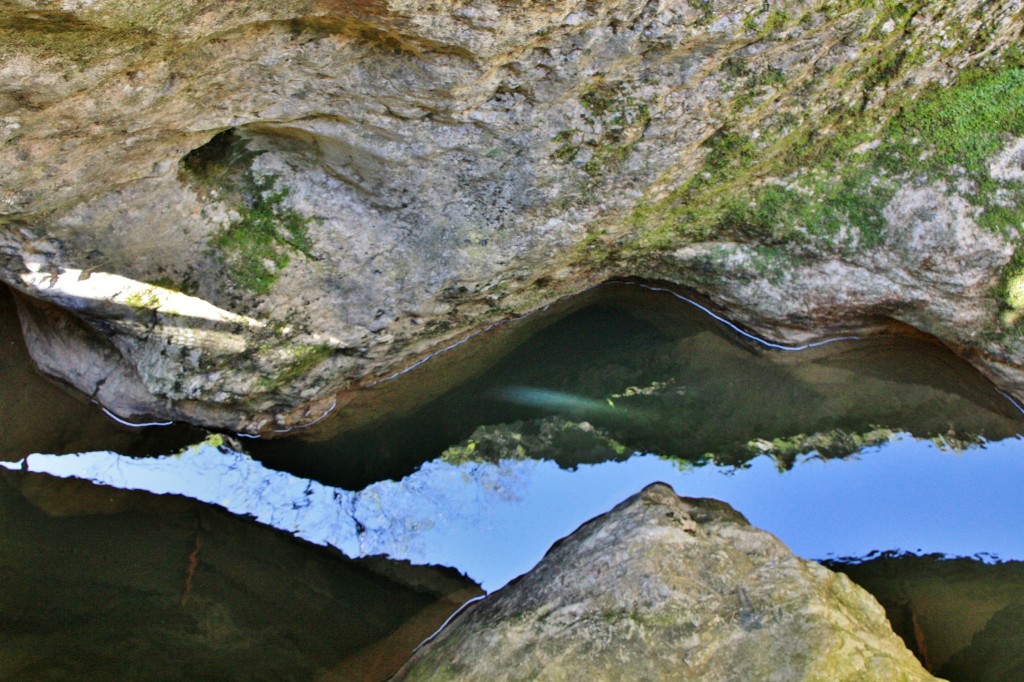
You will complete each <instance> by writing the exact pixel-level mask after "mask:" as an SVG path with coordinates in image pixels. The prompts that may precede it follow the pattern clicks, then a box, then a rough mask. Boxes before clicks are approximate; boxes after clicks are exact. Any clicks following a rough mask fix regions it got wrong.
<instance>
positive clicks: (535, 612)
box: [396, 483, 934, 681]
mask: <svg viewBox="0 0 1024 682" xmlns="http://www.w3.org/2000/svg"><path fill="white" fill-rule="evenodd" d="M396 679H404V680H435V679H436V680H441V679H462V680H524V679H531V680H571V679H588V680H621V679H645V680H887V681H888V680H926V679H934V678H932V677H931V676H930V675H929V674H928V673H927V672H925V670H924V669H923V668H922V667H921V664H920V663H919V662H918V661H917V660H916V659H915V658H914V657H913V655H912V654H911V653H910V652H909V651H908V650H907V649H906V647H905V646H904V644H903V642H902V641H901V640H900V639H899V638H898V637H897V636H896V635H895V634H894V633H893V632H892V630H891V628H890V627H889V624H888V621H886V619H885V612H884V611H883V610H882V607H881V606H879V605H878V602H876V601H875V600H874V599H873V598H872V597H871V596H870V595H868V593H867V592H865V591H863V590H862V589H861V588H859V587H856V586H855V585H854V584H853V583H852V582H850V580H849V579H848V578H846V577H845V576H843V575H839V574H836V573H832V572H831V571H829V570H828V569H826V568H824V567H822V566H820V565H819V564H815V563H813V562H809V561H804V560H802V559H798V558H796V557H794V556H793V554H792V553H791V552H790V551H789V550H788V549H787V548H786V547H785V546H784V545H783V544H782V543H781V542H779V540H777V539H776V538H775V537H773V536H772V535H770V534H768V533H766V532H764V531H761V530H758V529H756V528H753V527H752V526H750V525H749V524H748V523H747V522H746V520H745V519H744V518H743V517H742V516H741V515H740V514H739V513H737V512H736V511H734V510H733V509H732V508H731V507H729V506H728V505H726V504H725V503H723V502H718V501H716V500H709V499H693V498H679V497H677V496H676V495H675V493H674V492H672V489H671V488H669V487H668V486H666V485H664V484H661V483H656V484H654V485H652V486H650V487H648V488H646V489H644V490H643V491H642V492H641V493H639V494H637V495H635V496H633V497H631V498H629V499H628V500H626V501H625V502H623V503H622V504H620V505H619V506H617V507H616V508H615V509H613V510H612V511H611V512H609V513H608V514H605V515H602V516H599V517H597V518H596V519H594V520H592V521H589V522H587V523H586V524H584V525H583V526H581V527H580V528H579V529H578V530H577V531H576V532H574V533H573V534H572V535H570V536H569V537H568V538H566V539H564V540H562V541H560V542H559V543H557V544H556V545H555V546H554V547H552V549H551V550H550V551H549V552H548V554H547V556H545V557H544V559H543V560H542V561H541V562H540V564H538V565H537V567H536V568H534V569H533V570H532V571H530V572H529V573H528V574H526V575H525V576H523V577H521V578H519V579H518V580H517V581H515V582H513V583H511V584H510V585H508V586H507V587H505V588H503V589H502V590H499V591H498V592H495V593H493V594H491V595H490V596H488V597H487V598H485V599H484V600H483V601H481V602H479V603H477V604H473V605H472V606H470V607H468V608H467V609H466V610H465V611H464V612H463V614H462V615H460V616H458V618H457V620H455V621H454V622H453V623H452V624H451V625H449V626H448V627H447V628H445V629H444V630H442V632H441V634H440V635H439V636H438V637H437V638H436V639H434V640H433V641H432V642H430V643H429V644H427V645H426V646H425V647H423V648H422V649H420V651H419V652H418V653H417V654H416V655H415V656H414V657H413V659H412V660H411V661H410V662H409V663H407V664H406V666H405V667H403V669H402V670H401V671H400V672H399V674H398V676H397V677H396Z"/></svg>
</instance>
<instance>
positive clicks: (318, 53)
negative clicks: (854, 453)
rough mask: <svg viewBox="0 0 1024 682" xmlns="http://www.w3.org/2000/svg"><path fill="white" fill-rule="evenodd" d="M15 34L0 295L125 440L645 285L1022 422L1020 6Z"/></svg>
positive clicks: (102, 9) (73, 12)
mask: <svg viewBox="0 0 1024 682" xmlns="http://www.w3.org/2000/svg"><path fill="white" fill-rule="evenodd" d="M0 8H2V10H3V11H2V15H3V18H2V19H0V27H2V28H3V30H4V31H5V35H6V36H8V37H7V38H6V39H5V41H4V43H3V45H2V46H0V139H2V140H3V146H2V147H0V165H2V167H3V168H4V169H5V171H4V177H3V178H2V179H0V279H2V280H3V281H4V282H6V283H7V284H9V285H10V286H12V287H14V288H15V289H17V290H18V291H20V292H22V293H23V294H25V295H26V296H28V297H31V298H33V299H36V300H38V301H40V302H41V303H40V304H35V305H34V307H32V306H28V305H26V306H25V309H26V310H39V309H40V308H39V305H43V307H44V308H45V309H46V311H47V312H46V314H45V315H44V314H32V315H26V316H25V321H24V325H25V329H26V336H27V337H28V339H29V343H30V345H31V347H32V349H33V354H34V356H35V357H36V358H37V360H39V361H40V362H41V364H43V365H44V366H45V369H46V371H48V372H51V373H53V374H55V375H58V376H61V377H63V378H64V379H66V380H67V381H69V382H70V383H72V384H73V385H75V386H77V387H78V388H79V389H81V390H82V391H84V392H85V393H87V394H89V395H95V396H97V397H98V398H99V399H100V400H101V401H102V402H103V403H104V404H105V405H107V406H108V407H109V408H111V409H113V410H114V411H115V412H117V413H119V414H121V415H122V416H123V417H127V418H138V417H141V416H143V415H148V416H155V417H160V418H173V419H184V420H188V421H192V422H196V423H203V424H208V425H213V426H219V427H225V428H233V429H237V430H245V431H250V432H269V431H272V430H274V429H275V428H283V427H287V426H289V425H292V424H295V423H302V422H306V421H309V420H312V419H315V418H316V417H318V416H319V415H321V414H322V413H323V412H325V411H326V410H328V409H330V407H331V406H332V405H333V404H334V402H333V399H332V397H331V396H332V394H333V393H334V392H336V391H338V390H341V389H343V388H353V387H358V386H359V385H362V384H365V383H367V382H369V381H372V380H373V379H375V378H379V377H381V376H386V375H388V374H389V373H391V372H393V371H395V370H397V369H400V368H401V367H404V366H407V365H408V364H410V363H411V362H413V361H415V360H416V359H417V358H419V357H422V356H423V355H424V354H425V353H427V352H429V351H430V350H432V349H435V348H438V347H442V346H444V345H446V344H448V343H451V342H452V341H453V340H456V339H458V338H461V337H463V336H465V335H466V334H468V333H470V332H472V331H474V330H478V329H481V328H483V327H485V326H487V325H490V324H493V323H494V322H496V321H500V320H503V319H507V318H509V317H513V316H516V315H521V314H524V313H528V312H530V311H532V310H535V309H537V308H538V307H540V306H542V305H544V304H546V303H548V302H550V301H552V300H554V299H556V298H557V297H559V296H562V295H565V294H568V293H573V292H577V291H580V290H581V289H583V288H585V287H587V286H589V285H591V284H594V283H596V282H599V281H602V280H604V279H607V278H609V277H619V276H628V275H640V276H645V277H651V278H658V279H663V280H669V281H671V282H674V283H676V284H679V285H684V286H688V287H693V288H695V289H697V290H698V291H700V292H702V293H704V294H706V295H707V296H709V297H710V298H711V299H712V300H713V301H716V302H717V303H718V304H719V305H721V306H723V307H724V308H727V309H728V310H729V312H730V313H731V314H735V315H736V316H738V318H739V319H740V320H741V321H743V323H745V324H747V325H749V326H751V327H754V328H757V329H759V330H761V331H762V332H765V333H769V334H771V335H773V336H774V337H776V338H778V339H797V338H808V337H813V336H818V335H823V334H827V333H831V332H832V331H833V330H834V329H836V328H840V327H841V328H855V327H871V326H872V325H874V324H875V323H876V321H877V320H878V319H879V318H896V319H899V320H902V321H905V322H908V323H910V324H913V325H915V326H918V327H920V328H922V329H924V330H926V331H928V332H930V333H933V334H935V335H937V336H939V337H940V338H942V339H944V340H946V341H947V342H949V343H950V344H951V345H953V346H954V347H956V348H958V349H959V350H961V352H963V353H964V354H966V355H968V356H969V357H970V358H972V359H973V360H974V361H975V362H976V363H977V364H979V365H980V366H982V367H984V368H986V369H987V371H989V373H990V374H991V375H993V376H995V377H997V378H998V380H999V381H1000V383H1001V385H1002V386H1003V387H1004V388H1006V389H1007V390H1008V391H1010V392H1013V393H1015V394H1016V395H1017V396H1018V397H1022V398H1024V375H1022V374H1021V373H1020V371H1019V369H1018V368H1019V367H1020V366H1021V365H1022V364H1024V345H1022V344H1021V342H1020V338H1021V334H1020V333H1019V331H1020V329H1021V327H1020V326H1019V325H1018V322H1017V317H1018V314H1017V307H1015V306H1019V307H1022V308H1024V297H1021V300H1020V301H1017V298H1015V297H1014V295H1013V293H1014V292H1015V291H1016V289H1015V286H1016V285H1017V284H1019V282H1018V280H1017V275H1018V270H1019V269H1021V267H1024V266H1020V265H1019V262H1018V261H1013V262H1012V263H1011V258H1012V256H1013V253H1014V243H1015V241H1016V237H1017V230H1018V229H1019V227H1020V223H1021V216H1020V215H1019V213H1020V209H1019V207H1020V206H1021V205H1024V204H1022V202H1021V201H1020V196H1019V195H1020V192H1021V191H1024V190H1021V187H1020V182H1021V177H1022V175H1024V174H1022V173H1021V171H1020V154H1019V151H1015V150H1018V148H1019V146H1020V145H1019V144H1017V142H1016V140H1017V139H1018V138H1020V137H1022V136H1024V124H1022V123H1021V122H1020V121H1019V120H1018V119H1019V117H1016V116H1015V115H1014V114H1013V113H1012V112H1013V111H1014V110H1019V109H1020V107H1018V106H1017V102H1018V99H1020V97H1021V93H1020V92H1019V91H1020V86H1019V82H1018V80H1017V75H1018V73H1019V72H1020V64H1019V57H1018V56H1017V53H1016V52H1014V51H1013V50H1012V49H1007V46H1009V45H1012V44H1013V42H1014V41H1015V40H1017V39H1018V38H1019V36H1020V32H1021V22H1020V18H1019V12H1020V9H1021V7H1020V2H1019V0H1001V1H997V2H985V3H982V2H978V1H969V2H951V1H950V2H932V3H925V2H913V3H902V4H896V5H891V4H888V3H877V4H876V3H872V2H866V1H858V0H846V1H842V2H834V1H831V0H828V1H825V2H822V3H815V2H809V1H804V0H790V1H787V2H772V3H764V4H751V3H740V2H736V1H734V0H685V1H684V0H650V1H642V0H604V1H602V2H592V1H585V0H574V1H573V2H566V3H559V4H558V5H557V6H552V5H551V4H550V3H541V2H514V3H513V2H504V1H499V0H490V1H476V2H472V3H469V2H463V1H461V0H450V1H447V2H441V3H438V2H421V1H417V0H389V1H388V0H360V1H358V2H336V1H335V0H286V1H285V2H274V3H265V2H257V1H252V0H248V1H246V2H241V3H231V4H230V5H224V4H223V3H214V2H202V1H200V2H194V3H188V4H177V3H172V4H168V3H162V2H157V1H156V0H145V1H143V2H131V3H127V2H121V1H119V0H88V1H86V0H62V2H60V3H58V4H54V3H44V2H41V1H34V0H3V1H2V2H0ZM986 79H988V80H986ZM990 81H991V82H992V83H994V84H992V83H990ZM934 84H937V85H940V86H942V87H941V88H940V89H939V90H934V89H932V90H929V85H934ZM951 88H952V89H953V90H955V91H957V92H962V93H966V94H964V96H963V98H962V99H963V100H964V101H966V102H974V103H976V104H978V105H979V106H980V104H981V103H984V104H986V105H989V104H990V105H991V106H989V107H988V108H982V109H978V107H975V108H974V109H971V108H970V107H969V106H967V107H966V109H965V110H964V111H963V112H960V109H956V108H955V107H937V108H936V106H933V100H935V98H936V97H941V96H944V95H943V93H944V92H946V91H948V90H950V89H951ZM970 88H988V89H987V90H985V92H984V93H983V94H985V97H979V96H976V93H974V92H973V91H970V92H968V90H969V89H970ZM1000 88H1001V89H1000ZM993 102H995V104H992V103H993ZM999 103H1002V104H999ZM960 105H963V102H960ZM930 106H931V107H932V109H929V108H928V107H930ZM958 106H959V105H958ZM963 106H966V105H963ZM963 106H961V108H963ZM915 107H917V108H916V109H915ZM919 109H920V110H921V111H923V112H924V114H928V116H925V115H924V114H920V111H918V110H919ZM933 109H934V110H936V111H940V112H941V111H947V110H948V111H956V112H960V113H961V118H962V119H964V120H966V121H967V122H966V123H965V124H964V125H967V127H968V129H970V130H974V131H977V130H979V129H981V130H983V131H984V132H985V133H986V134H987V135H988V137H987V138H986V139H985V140H983V141H982V142H980V143H978V144H973V142H972V143H971V144H970V145H967V146H964V149H960V148H959V147H957V148H956V149H953V150H952V151H950V149H949V148H948V147H949V145H950V144H952V143H951V142H950V139H946V138H945V137H943V131H944V130H947V129H948V130H950V131H952V132H951V134H950V138H951V139H952V140H954V141H956V140H963V139H967V138H966V137H965V136H962V135H959V134H957V133H956V130H955V129H954V128H953V127H949V126H944V125H943V120H941V116H940V115H939V114H934V112H933V111H932V110H933ZM907 111H911V113H913V112H914V111H918V114H920V115H919V116H918V119H920V120H918V119H913V117H911V119H913V120H909V123H908V119H907V116H908V115H909V114H906V112H907ZM929 112H931V113H929ZM932 114H934V115H932ZM929 116H930V117H929ZM936 116H938V117H939V120H938V121H936ZM915 121H916V123H915ZM961 122H962V121H961ZM911 124H914V125H918V124H920V125H918V128H920V130H918V128H914V127H913V125H911ZM908 131H909V132H908ZM1000 135H1002V137H1000ZM989 138H991V139H989ZM971 140H973V138H971ZM971 140H968V141H971ZM915 145H916V146H915ZM954 146H955V145H954ZM961 146H963V145H961ZM982 157H984V159H982ZM979 159H982V160H987V159H991V163H987V161H986V163H982V161H980V160H979ZM1008 263H1010V265H1009V266H1008V265H1007V264H1008ZM68 315H71V316H73V317H74V318H75V319H74V321H65V322H58V321H57V320H58V318H60V317H62V316H63V317H67V316H68ZM79 322H80V323H81V324H79ZM58 328H59V329H61V330H74V331H73V333H68V334H64V333H63V332H62V333H60V334H56V335H55V334H54V333H52V332H53V330H54V329H58ZM55 344H58V345H62V346H64V347H63V348H62V349H60V348H57V347H56V345H55ZM69 348H71V349H76V350H75V351H74V352H69ZM44 358H47V359H46V360H44ZM101 363H103V364H104V365H106V366H109V368H108V369H105V370H104V372H103V374H110V375H112V376H116V377H117V378H116V381H114V382H111V383H110V384H109V385H101V384H99V383H98V382H97V379H96V377H94V376H92V375H93V374H95V372H93V373H90V372H83V371H82V370H81V367H83V366H89V365H92V364H97V365H98V364H101ZM111 363H113V365H111ZM115 366H116V369H115Z"/></svg>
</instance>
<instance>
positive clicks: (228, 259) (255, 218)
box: [210, 173, 314, 294]
mask: <svg viewBox="0 0 1024 682" xmlns="http://www.w3.org/2000/svg"><path fill="white" fill-rule="evenodd" d="M246 183H247V185H248V191H247V192H246V201H245V202H244V203H242V204H241V205H239V206H238V214H239V217H238V219H237V220H235V221H233V222H231V223H230V224H229V225H228V226H227V227H226V228H225V229H224V230H223V231H222V232H221V233H220V234H218V235H217V236H216V237H214V239H212V240H211V242H210V244H211V246H213V247H214V249H215V252H216V253H217V254H218V256H219V257H220V258H221V259H222V260H223V262H224V265H225V267H226V268H227V270H228V272H229V273H230V275H231V278H232V279H233V280H234V281H235V282H236V283H238V284H239V285H241V286H243V287H245V288H246V289H249V290H250V291H252V292H253V293H255V294H267V293H269V292H270V288H271V287H272V286H273V285H274V282H276V281H277V278H278V273H279V272H280V271H281V270H282V269H284V268H285V267H287V266H288V264H289V263H290V262H291V259H292V255H293V254H295V253H302V254H305V255H306V256H308V257H312V253H311V249H312V246H313V243H312V240H311V239H310V237H309V224H310V223H311V222H313V220H314V218H311V217H308V216H304V215H302V214H301V213H299V212H298V211H296V210H295V209H293V208H290V207H288V206H286V205H285V203H284V201H285V198H286V197H287V196H288V192H289V189H288V188H287V187H282V188H280V189H278V188H277V187H276V184H277V179H276V178H275V177H274V176H264V177H261V178H257V177H255V176H253V175H252V174H251V173H250V174H248V175H247V176H246Z"/></svg>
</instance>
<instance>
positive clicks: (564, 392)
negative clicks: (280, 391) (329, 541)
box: [253, 285, 1024, 488]
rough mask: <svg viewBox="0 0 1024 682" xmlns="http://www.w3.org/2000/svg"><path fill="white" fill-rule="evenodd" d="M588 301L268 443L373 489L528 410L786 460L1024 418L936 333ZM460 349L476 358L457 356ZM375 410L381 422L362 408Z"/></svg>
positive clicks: (669, 302) (267, 456)
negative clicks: (730, 323) (300, 434)
mask: <svg viewBox="0 0 1024 682" xmlns="http://www.w3.org/2000/svg"><path fill="white" fill-rule="evenodd" d="M585 299H586V300H585V301H577V302H576V303H575V304H574V305H577V306H580V307H576V308H570V310H569V312H567V313H566V314H564V316H563V317H561V318H559V319H556V320H554V321H551V322H549V323H548V325H547V326H546V327H543V328H540V329H532V333H531V335H529V336H527V337H526V338H522V339H518V341H517V344H516V345H515V346H514V347H513V348H511V349H509V348H508V347H506V346H502V345H501V344H498V345H497V348H496V349H495V350H492V351H491V354H490V355H488V353H487V352H486V349H483V350H481V349H479V348H476V347H475V346H474V345H473V342H470V343H467V344H465V346H466V347H459V348H458V349H455V350H453V351H451V352H450V353H449V355H450V356H451V357H444V356H442V357H440V358H438V359H437V360H433V361H431V362H428V363H425V364H424V365H422V366H421V367H418V368H416V369H415V370H414V371H412V372H410V373H409V374H408V375H403V376H402V377H399V378H398V379H396V380H395V381H394V382H391V383H390V384H386V385H383V386H381V387H379V388H375V389H372V390H367V391H365V392H363V393H362V394H360V395H359V396H355V397H353V398H352V400H353V402H352V403H351V404H349V405H348V406H347V407H346V409H344V410H339V414H338V415H337V416H335V417H332V418H329V419H328V420H326V421H325V422H324V425H323V426H322V429H323V430H324V432H327V431H331V430H335V433H334V435H333V436H332V438H330V439H328V440H324V441H320V442H313V441H307V442H302V443H301V446H300V445H298V444H297V443H296V442H295V441H291V442H287V441H281V442H278V443H258V444H255V445H254V446H253V452H254V455H255V456H256V457H257V458H259V459H261V460H262V461H264V462H266V463H268V464H269V465H270V466H273V467H275V468H280V469H285V470H289V471H293V472H295V473H298V474H300V475H302V476H306V477H310V478H315V479H317V480H320V481H324V482H328V483H331V484H334V485H341V486H343V487H351V488H359V487H362V486H364V485H368V484H369V483H372V482H373V481H375V480H380V479H382V478H396V477H399V476H403V475H406V474H408V473H410V472H411V471H413V470H414V469H415V467H416V466H417V465H418V464H419V463H420V462H422V461H423V460H424V459H425V458H433V457H436V456H437V455H439V454H440V453H441V452H442V451H443V450H445V448H448V447H449V446H451V445H452V444H453V443H461V444H462V445H463V446H464V445H467V444H468V443H469V441H472V440H477V441H479V440H480V439H479V438H478V437H477V435H474V431H475V430H477V429H478V428H479V427H481V425H485V428H490V427H492V426H493V425H496V424H509V425H519V424H523V425H522V426H512V430H515V431H521V432H523V433H524V434H526V432H529V431H530V430H536V431H540V430H543V428H544V426H543V422H538V423H537V424H536V425H535V426H530V425H529V424H530V422H531V421H532V420H538V419H544V418H558V419H562V420H568V421H571V422H574V423H580V422H587V423H589V424H591V425H592V426H593V427H595V429H597V430H598V431H599V432H601V433H603V434H604V437H605V438H606V439H608V440H609V443H608V445H612V443H611V442H610V441H615V442H617V443H620V444H622V445H623V446H625V447H626V448H627V449H629V450H639V451H643V452H651V453H656V454H659V455H663V456H667V457H672V458H678V459H680V460H688V461H700V460H701V458H702V457H703V456H704V455H706V454H708V453H712V454H714V456H715V461H717V462H720V463H728V464H741V463H743V462H745V461H747V460H749V459H750V458H751V456H754V455H757V454H760V453H761V452H764V451H766V449H765V448H764V444H765V443H770V444H772V447H771V448H769V450H770V451H771V452H772V453H773V454H775V455H776V456H777V457H778V458H779V461H780V466H782V467H783V468H785V467H786V466H788V464H787V462H791V461H792V459H793V457H794V456H795V454H797V453H799V452H806V451H807V450H810V449H815V450H817V451H819V452H820V453H821V454H823V455H826V456H842V455H845V454H849V453H851V452H854V451H856V450H858V449H860V448H861V447H863V446H865V445H870V444H877V443H879V442H882V441H883V440H884V438H885V433H886V432H895V431H901V432H908V433H911V434H913V435H914V436H917V437H920V438H940V439H942V440H944V441H945V442H947V443H949V444H951V445H954V446H956V445H958V444H962V443H970V442H975V441H976V440H977V437H978V436H983V437H984V438H986V439H989V440H998V439H1002V438H1007V437H1009V436H1012V435H1015V434H1017V433H1020V432H1021V431H1022V430H1024V421H1022V420H1021V415H1020V413H1019V412H1018V411H1017V410H1016V408H1014V406H1013V405H1011V404H1010V403H1009V402H1008V401H1007V400H1006V399H1005V398H1004V397H1002V396H1000V395H999V394H998V393H997V392H996V390H995V389H994V387H993V386H992V384H991V383H990V382H989V381H987V380H986V379H984V378H983V377H982V376H981V375H980V374H979V373H978V372H977V371H976V370H974V369H973V368H972V367H970V366H969V365H967V364H966V363H965V362H963V361H962V360H960V359H959V358H957V357H956V356H954V355H953V354H952V353H951V352H950V351H949V350H948V349H946V348H944V347H942V346H941V345H940V344H938V343H936V342H935V341H934V340H930V339H927V338H924V337H923V336H922V335H916V336H912V335H909V334H896V333H893V334H889V335H880V336H874V337H868V338H865V339H862V340H859V341H846V342H839V343H834V344H830V345H827V346H823V347H819V348H813V349H807V350H803V351H800V352H788V351H782V350H777V349H768V348H765V347H762V346H760V345H759V344H757V343H756V342H753V341H751V340H749V339H746V338H743V337H740V336H739V335H737V334H735V333H734V332H733V331H732V330H730V329H728V328H726V327H723V326H722V325H721V324H719V323H718V322H716V321H714V320H712V319H710V318H708V317H707V316H706V315H704V314H703V313H701V312H699V311H697V310H695V309H694V308H692V307H690V306H689V305H687V304H684V303H681V302H680V301H678V300H676V299H674V298H673V297H671V296H668V295H664V296H659V295H652V294H651V293H650V292H644V291H642V290H641V289H639V288H638V287H629V286H624V285H609V286H606V287H601V288H600V290H595V291H594V292H591V293H590V294H588V295H587V296H586V297H585ZM584 303H585V304H586V305H584ZM487 341H488V342H489V341H492V339H487ZM483 343H484V341H483V340H481V341H480V344H483ZM495 355H497V356H498V357H494V356H495ZM459 358H465V363H464V364H466V365H469V367H466V366H461V365H460V366H458V367H457V371H456V369H453V367H454V365H456V364H458V361H459ZM474 367H475V368H476V369H474ZM452 377H458V380H457V381H456V380H454V379H453V378H452ZM439 385H440V386H446V387H448V390H447V391H446V392H443V393H441V391H440V390H439V389H438V388H437V387H438V386H439ZM403 388H404V389H405V392H403V391H402V390H401V389H403ZM375 395H376V396H377V398H375ZM375 400H376V401H377V403H379V404H377V405H376V408H375V407H374V406H375ZM364 408H366V409H365V414H367V415H375V416H374V417H372V419H375V420H376V421H375V422H374V423H372V424H367V423H360V422H358V421H357V420H358V419H359V415H360V414H363V413H364V412H363V410H364ZM366 418H367V419H370V417H366ZM332 420H333V421H332ZM346 424H347V426H345V425H346ZM299 450H301V452H297V451H299ZM615 450H616V448H615V447H614V446H613V447H612V450H610V451H608V454H609V455H610V456H611V457H612V458H615V457H616V456H617V453H616V452H615ZM514 451H515V448H514V447H513V448H512V456H515V452H514ZM595 454H596V453H593V452H592V453H589V454H588V456H587V458H585V460H584V461H596V460H595V459H594V458H593V456H594V455H595Z"/></svg>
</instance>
